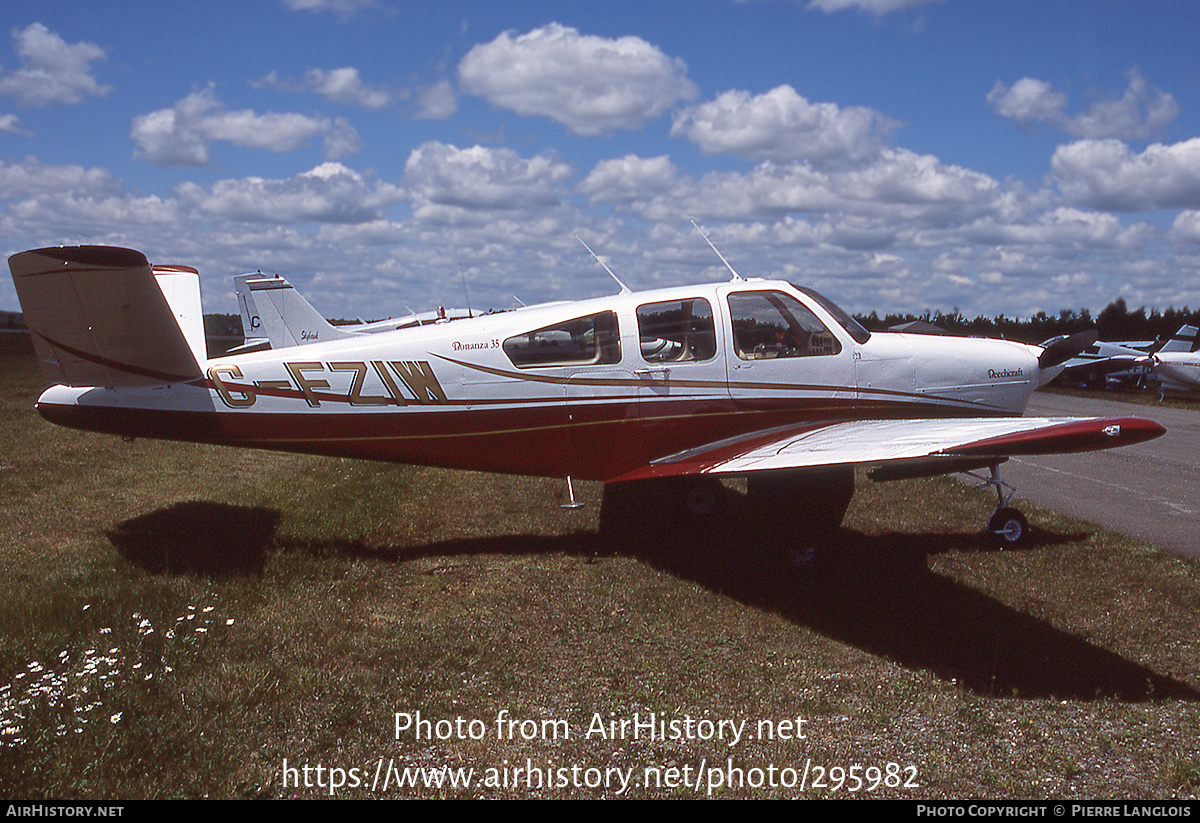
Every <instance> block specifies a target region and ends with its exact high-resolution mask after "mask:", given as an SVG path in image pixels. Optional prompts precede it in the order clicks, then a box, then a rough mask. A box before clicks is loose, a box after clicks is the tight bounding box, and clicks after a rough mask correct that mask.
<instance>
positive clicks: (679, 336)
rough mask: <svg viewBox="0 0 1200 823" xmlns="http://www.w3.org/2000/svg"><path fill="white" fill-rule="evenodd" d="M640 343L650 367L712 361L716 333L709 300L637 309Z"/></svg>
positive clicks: (684, 301)
mask: <svg viewBox="0 0 1200 823" xmlns="http://www.w3.org/2000/svg"><path fill="white" fill-rule="evenodd" d="M637 321H638V339H639V341H640V346H641V352H642V359H643V360H645V361H646V362H647V363H680V362H687V361H699V360H711V359H712V358H713V357H714V356H716V353H717V332H716V328H715V327H714V326H713V314H712V306H710V305H709V303H708V301H707V300H703V299H699V298H697V299H692V300H670V301H667V302H664V303H647V304H646V305H644V306H638V310H637Z"/></svg>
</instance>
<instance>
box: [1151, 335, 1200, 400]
mask: <svg viewBox="0 0 1200 823" xmlns="http://www.w3.org/2000/svg"><path fill="white" fill-rule="evenodd" d="M1150 362H1151V363H1153V365H1154V372H1155V374H1157V375H1158V378H1159V380H1161V381H1162V387H1163V388H1164V389H1181V390H1184V391H1187V390H1189V389H1191V390H1194V389H1198V388H1200V334H1198V333H1197V329H1196V327H1195V326H1180V327H1179V331H1177V332H1175V334H1173V335H1171V339H1170V340H1168V341H1167V342H1166V343H1164V344H1163V346H1162V348H1161V349H1159V350H1158V351H1157V352H1155V353H1154V355H1153V356H1152V357H1151V358H1150Z"/></svg>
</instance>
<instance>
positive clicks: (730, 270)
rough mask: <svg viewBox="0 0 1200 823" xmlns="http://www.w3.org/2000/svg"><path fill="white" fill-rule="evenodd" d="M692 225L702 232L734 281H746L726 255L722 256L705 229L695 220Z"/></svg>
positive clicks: (702, 235)
mask: <svg viewBox="0 0 1200 823" xmlns="http://www.w3.org/2000/svg"><path fill="white" fill-rule="evenodd" d="M692 225H693V226H695V227H696V231H698V232H700V236H701V237H703V238H704V242H705V243H707V244H708V247H709V248H710V249H712V250H713V252H714V253H715V254H716V255H717V257H719V258H721V262H722V263H724V264H725V268H727V269H729V272H730V274H732V275H733V279H734V280H745V279H746V278H744V277H742V276H741V275H740V274H738V273H737V269H735V268H734V267H733V266H731V265H729V261H728V260H726V259H725V255H723V254H721V250H720V249H718V248H717V247H716V246H714V245H713V241H711V240H709V239H708V235H707V234H705V233H704V229H702V228H700V224H699V223H697V222H696V221H695V220H693V221H692Z"/></svg>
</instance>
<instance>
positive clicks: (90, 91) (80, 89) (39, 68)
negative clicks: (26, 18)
mask: <svg viewBox="0 0 1200 823" xmlns="http://www.w3.org/2000/svg"><path fill="white" fill-rule="evenodd" d="M12 36H13V40H15V41H16V46H15V48H16V51H17V54H18V55H19V56H20V57H21V62H22V66H21V67H20V68H19V69H17V70H16V71H14V72H12V73H11V74H0V94H7V95H11V96H13V97H16V98H17V100H19V101H20V102H21V103H23V104H25V105H27V106H46V105H50V104H52V103H79V102H81V101H82V100H83V98H84V97H85V96H87V95H93V96H96V97H102V96H104V95H105V94H107V93H108V92H110V91H112V87H111V86H104V85H101V84H100V83H99V82H98V81H97V80H96V78H95V77H93V76H92V63H94V62H96V61H97V60H103V59H105V55H104V50H103V49H101V48H100V47H99V46H97V45H96V44H94V43H74V44H68V43H67V42H66V41H64V40H63V39H62V38H61V37H59V36H58V35H57V34H55V33H54V32H52V31H50V30H49V29H48V28H46V27H45V26H43V25H42V24H41V23H33V24H31V25H29V26H27V27H26V28H24V29H23V30H21V31H17V30H16V29H14V30H13V32H12Z"/></svg>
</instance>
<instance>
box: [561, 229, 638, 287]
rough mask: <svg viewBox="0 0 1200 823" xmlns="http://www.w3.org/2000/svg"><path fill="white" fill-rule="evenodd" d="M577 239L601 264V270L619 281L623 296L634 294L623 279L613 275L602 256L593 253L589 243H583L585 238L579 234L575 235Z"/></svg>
mask: <svg viewBox="0 0 1200 823" xmlns="http://www.w3.org/2000/svg"><path fill="white" fill-rule="evenodd" d="M575 239H576V240H578V241H579V245H581V246H583V247H584V248H585V249H587V253H588V254H590V255H591V256H592V259H593V260H595V261H596V262H597V263H599V264H600V268H602V269H604V270H605V271H606V272H608V276H609V277H611V278H612V279H613V280H616V281H617V285H618V286H620V287H621V294H632V293H633V292H632V290H631V289H630V288H629V287H628V286H626V285H625V284H624V283H622V282H621V279H620V278H619V277H617V276H616V275H615V274H613V271H612V269H610V268H609V267H608V266H607V265H606V264H605V262H604V261H603V260H601V259H600V256H599V255H598V254H596V253H595V252H594V251H592V249H591V247H590V246H588V244H587V243H584V242H583V238H582V237H580V236H579V235H578V234H577V235H575Z"/></svg>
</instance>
